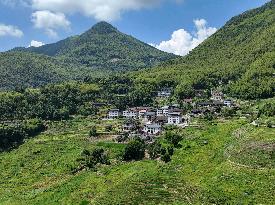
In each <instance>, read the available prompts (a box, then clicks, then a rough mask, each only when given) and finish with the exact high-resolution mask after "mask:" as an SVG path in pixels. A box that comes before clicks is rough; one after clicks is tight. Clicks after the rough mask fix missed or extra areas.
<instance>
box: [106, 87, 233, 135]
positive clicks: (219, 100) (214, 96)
mask: <svg viewBox="0 0 275 205" xmlns="http://www.w3.org/2000/svg"><path fill="white" fill-rule="evenodd" d="M171 93H172V90H171V89H163V90H161V91H159V92H158V97H161V98H167V97H169V96H171ZM196 96H197V98H199V99H203V98H205V91H204V90H196ZM183 102H184V103H186V104H190V105H191V106H192V110H191V111H190V112H189V113H188V114H186V113H185V114H184V113H183V111H182V110H181V109H179V107H180V106H179V105H177V104H175V105H169V106H163V107H160V108H153V107H134V108H128V109H126V110H124V111H120V110H119V109H111V110H109V112H108V116H107V117H108V118H109V119H115V118H125V119H129V120H128V121H127V120H126V122H125V124H124V125H123V131H125V132H131V131H136V130H139V131H140V132H142V133H143V134H144V135H146V134H147V135H157V134H159V133H161V132H162V130H163V126H165V125H175V126H179V127H186V126H188V125H189V123H190V119H191V117H198V116H201V115H204V114H205V113H207V112H212V113H215V114H217V113H219V112H220V110H221V108H222V107H233V106H234V104H233V102H232V100H225V96H224V94H223V93H222V92H220V91H211V97H210V99H209V101H205V102H196V103H195V102H193V99H184V101H183ZM134 121H138V122H140V126H137V125H136V124H135V123H133V122H134Z"/></svg>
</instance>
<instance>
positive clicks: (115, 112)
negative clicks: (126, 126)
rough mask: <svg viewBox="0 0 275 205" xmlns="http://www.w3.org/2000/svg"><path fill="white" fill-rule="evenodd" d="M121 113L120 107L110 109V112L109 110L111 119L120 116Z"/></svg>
mask: <svg viewBox="0 0 275 205" xmlns="http://www.w3.org/2000/svg"><path fill="white" fill-rule="evenodd" d="M119 115H120V113H119V109H111V110H109V112H108V117H109V118H110V119H113V118H118V117H119Z"/></svg>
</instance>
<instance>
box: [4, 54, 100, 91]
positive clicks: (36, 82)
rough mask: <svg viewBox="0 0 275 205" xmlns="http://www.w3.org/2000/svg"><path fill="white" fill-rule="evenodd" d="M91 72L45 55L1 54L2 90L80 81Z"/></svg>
mask: <svg viewBox="0 0 275 205" xmlns="http://www.w3.org/2000/svg"><path fill="white" fill-rule="evenodd" d="M89 72H90V71H89V70H88V69H86V68H84V67H83V66H82V67H81V66H79V67H76V66H74V65H71V64H68V63H62V62H61V61H60V60H57V59H54V58H52V57H49V56H45V55H40V54H32V53H28V52H5V53H0V90H10V89H15V88H16V89H17V88H20V89H21V88H25V87H38V86H42V85H45V84H48V83H57V82H62V81H66V80H78V79H82V78H83V77H84V76H86V75H89ZM93 74H94V75H95V74H96V72H94V73H93Z"/></svg>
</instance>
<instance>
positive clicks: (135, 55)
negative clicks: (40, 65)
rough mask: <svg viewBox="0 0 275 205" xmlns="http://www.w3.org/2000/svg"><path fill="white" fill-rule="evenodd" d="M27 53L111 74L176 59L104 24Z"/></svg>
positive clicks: (29, 49)
mask: <svg viewBox="0 0 275 205" xmlns="http://www.w3.org/2000/svg"><path fill="white" fill-rule="evenodd" d="M26 50H27V51H31V52H35V53H40V54H45V55H49V56H56V57H57V58H59V59H62V60H64V61H65V62H70V63H76V64H78V65H84V66H87V67H91V68H96V69H105V70H113V71H125V70H137V69H141V68H147V67H151V66H154V65H156V64H158V63H160V62H163V61H165V60H168V59H171V58H174V57H175V56H174V55H172V54H168V53H165V52H162V51H159V50H157V49H156V48H154V47H152V46H150V45H148V44H145V43H143V42H141V41H139V40H137V39H135V38H133V37H131V36H129V35H126V34H123V33H121V32H120V31H118V30H117V29H116V28H114V27H113V26H112V25H110V24H108V23H106V22H100V23H98V24H96V25H95V26H93V27H92V28H91V29H90V30H88V31H87V32H85V33H83V34H82V35H79V36H74V37H70V38H67V39H65V40H62V41H59V42H57V43H54V44H49V45H44V46H41V47H39V48H34V47H31V48H28V49H26Z"/></svg>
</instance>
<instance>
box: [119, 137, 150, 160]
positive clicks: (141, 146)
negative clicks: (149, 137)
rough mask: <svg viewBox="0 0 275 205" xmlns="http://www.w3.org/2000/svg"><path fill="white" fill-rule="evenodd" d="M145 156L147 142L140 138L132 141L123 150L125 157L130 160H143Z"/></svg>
mask: <svg viewBox="0 0 275 205" xmlns="http://www.w3.org/2000/svg"><path fill="white" fill-rule="evenodd" d="M144 156H145V142H144V141H143V140H141V139H140V138H137V139H134V140H132V141H130V142H129V143H128V144H127V146H126V147H125V150H124V152H123V156H122V157H123V159H124V160H126V161H130V160H142V159H143V158H144Z"/></svg>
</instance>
